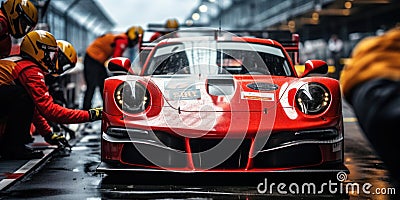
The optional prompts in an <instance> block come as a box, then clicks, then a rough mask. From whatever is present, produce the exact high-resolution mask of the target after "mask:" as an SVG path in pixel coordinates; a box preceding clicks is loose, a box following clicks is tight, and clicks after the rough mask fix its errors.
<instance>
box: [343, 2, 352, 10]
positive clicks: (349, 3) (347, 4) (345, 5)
mask: <svg viewBox="0 0 400 200" xmlns="http://www.w3.org/2000/svg"><path fill="white" fill-rule="evenodd" d="M352 6H353V4H352V3H351V2H350V1H346V2H345V3H344V7H345V8H347V9H350V8H351V7H352Z"/></svg>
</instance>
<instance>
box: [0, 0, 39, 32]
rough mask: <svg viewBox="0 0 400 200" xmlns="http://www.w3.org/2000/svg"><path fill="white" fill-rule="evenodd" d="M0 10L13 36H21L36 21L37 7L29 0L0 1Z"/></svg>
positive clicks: (31, 27) (29, 29)
mask: <svg viewBox="0 0 400 200" xmlns="http://www.w3.org/2000/svg"><path fill="white" fill-rule="evenodd" d="M1 10H2V11H3V13H4V15H5V16H6V17H7V20H8V24H9V26H10V29H11V31H10V33H11V35H12V36H13V37H15V38H21V37H23V36H24V35H26V34H27V33H28V32H30V31H32V30H33V29H34V28H35V26H36V24H37V22H38V13H37V9H36V7H35V6H34V5H33V4H32V3H31V2H30V1H29V0H6V1H5V2H2V4H1Z"/></svg>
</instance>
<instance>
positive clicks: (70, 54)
mask: <svg viewBox="0 0 400 200" xmlns="http://www.w3.org/2000/svg"><path fill="white" fill-rule="evenodd" d="M57 46H58V48H59V50H58V59H57V65H56V68H55V70H54V72H53V73H55V74H56V75H61V74H62V73H64V72H66V71H67V70H70V69H72V68H74V67H75V65H76V62H77V61H78V56H77V54H76V51H75V48H74V47H73V46H72V44H71V43H69V42H67V41H65V40H57Z"/></svg>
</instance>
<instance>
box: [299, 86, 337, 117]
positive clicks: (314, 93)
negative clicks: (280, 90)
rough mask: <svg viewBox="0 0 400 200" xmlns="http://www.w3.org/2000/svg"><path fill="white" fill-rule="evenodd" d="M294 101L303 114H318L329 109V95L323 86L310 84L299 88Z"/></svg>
mask: <svg viewBox="0 0 400 200" xmlns="http://www.w3.org/2000/svg"><path fill="white" fill-rule="evenodd" d="M295 100H296V105H297V106H298V108H299V109H300V111H301V112H303V113H304V114H310V115H312V114H320V113H322V112H324V111H325V110H326V109H327V108H328V107H329V104H330V101H331V95H330V93H329V90H328V89H327V88H326V87H325V86H324V85H322V84H320V83H315V82H311V83H307V84H304V85H303V86H301V87H300V88H299V90H298V91H297V93H296V97H295Z"/></svg>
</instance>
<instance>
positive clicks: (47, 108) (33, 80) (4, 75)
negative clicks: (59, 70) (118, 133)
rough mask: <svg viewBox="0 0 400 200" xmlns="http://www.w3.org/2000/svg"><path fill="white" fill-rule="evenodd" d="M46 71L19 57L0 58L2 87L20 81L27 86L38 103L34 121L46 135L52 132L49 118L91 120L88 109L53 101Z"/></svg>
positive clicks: (26, 88) (55, 120) (61, 121)
mask: <svg viewBox="0 0 400 200" xmlns="http://www.w3.org/2000/svg"><path fill="white" fill-rule="evenodd" d="M45 74H46V73H45V71H44V70H43V69H42V68H41V67H39V66H38V65H37V64H35V63H34V62H32V61H30V60H27V59H23V58H21V57H19V56H12V57H8V58H4V59H2V60H0V87H1V86H2V85H12V84H15V82H19V83H20V84H21V85H22V86H23V87H24V88H25V90H26V91H27V93H28V94H29V96H30V97H31V98H32V100H33V102H34V105H35V113H34V116H33V121H32V122H33V124H34V125H35V127H36V129H37V130H38V132H39V133H40V134H41V135H42V136H44V135H47V134H49V133H51V128H50V126H49V124H48V123H47V121H46V119H48V120H50V121H53V122H56V123H64V124H71V123H82V122H88V121H90V120H89V113H88V112H87V111H84V110H73V109H68V108H64V107H62V106H60V105H58V104H55V103H54V102H53V98H52V97H51V95H49V92H48V89H47V86H46V84H45V81H44V75H45Z"/></svg>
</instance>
